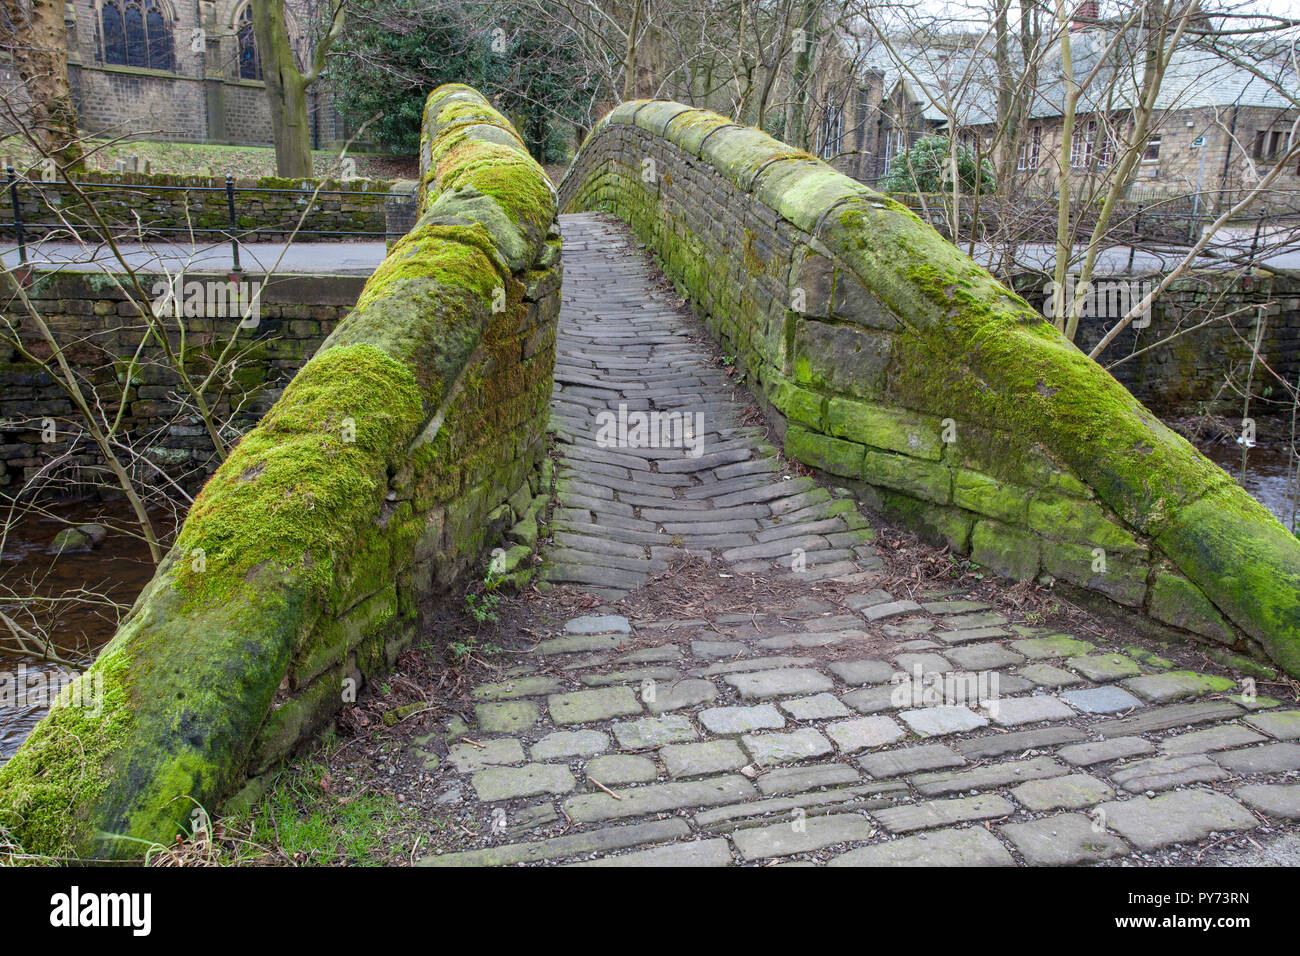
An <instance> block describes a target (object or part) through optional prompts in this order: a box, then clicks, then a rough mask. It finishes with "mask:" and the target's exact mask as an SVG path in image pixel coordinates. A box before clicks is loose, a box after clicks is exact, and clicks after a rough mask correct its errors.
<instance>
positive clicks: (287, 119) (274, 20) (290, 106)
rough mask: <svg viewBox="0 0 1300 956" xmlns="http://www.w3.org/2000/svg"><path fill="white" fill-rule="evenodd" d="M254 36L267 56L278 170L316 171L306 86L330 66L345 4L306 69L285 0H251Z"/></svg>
mask: <svg viewBox="0 0 1300 956" xmlns="http://www.w3.org/2000/svg"><path fill="white" fill-rule="evenodd" d="M252 7H253V35H254V37H256V39H257V53H258V56H259V57H261V60H262V80H263V81H264V82H265V83H266V99H267V103H268V104H269V105H270V108H271V135H272V137H273V138H274V140H275V170H276V173H277V174H278V175H280V176H284V177H286V178H289V179H305V178H310V177H311V176H313V175H314V174H315V170H314V169H313V167H312V159H311V121H310V119H309V118H308V116H307V90H308V88H309V87H310V86H311V85H312V83H314V82H316V78H317V77H319V76H320V73H321V70H322V69H324V67H325V57H326V54H327V53H328V52H329V48H330V45H331V44H332V43H333V42H334V40H335V39H336V38H337V37H338V35H339V33H340V32H341V31H342V29H343V10H344V7H343V3H342V2H339V3H338V4H337V5H336V6H335V7H334V8H333V11H332V13H331V15H330V24H329V29H328V32H327V33H326V34H325V36H324V37H323V38H322V39H321V40H320V41H319V43H318V44H317V47H316V49H315V50H314V51H313V54H312V64H311V67H310V69H308V71H307V72H306V73H304V72H303V71H302V70H300V69H299V68H298V61H297V60H296V59H295V58H294V55H293V45H292V44H291V43H290V40H289V28H288V26H287V24H286V22H285V19H284V0H252Z"/></svg>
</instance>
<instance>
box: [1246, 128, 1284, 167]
mask: <svg viewBox="0 0 1300 956" xmlns="http://www.w3.org/2000/svg"><path fill="white" fill-rule="evenodd" d="M1285 147H1286V131H1285V130H1280V129H1275V130H1266V129H1261V130H1256V132H1255V142H1254V143H1253V144H1252V145H1251V148H1250V157H1251V159H1259V160H1263V161H1264V162H1266V163H1267V162H1270V161H1271V160H1274V159H1276V158H1277V156H1278V154H1279V153H1281V152H1282V151H1283V149H1284V148H1285Z"/></svg>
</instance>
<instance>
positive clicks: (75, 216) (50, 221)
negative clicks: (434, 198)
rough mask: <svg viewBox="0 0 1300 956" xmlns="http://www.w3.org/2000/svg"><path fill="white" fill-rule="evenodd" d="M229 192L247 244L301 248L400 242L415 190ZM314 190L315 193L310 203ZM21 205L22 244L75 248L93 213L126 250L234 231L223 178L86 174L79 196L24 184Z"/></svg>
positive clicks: (352, 183) (7, 221) (3, 226)
mask: <svg viewBox="0 0 1300 956" xmlns="http://www.w3.org/2000/svg"><path fill="white" fill-rule="evenodd" d="M234 186H235V224H236V228H237V230H238V232H239V234H240V236H241V238H243V239H244V240H245V241H247V242H274V241H277V240H285V239H288V238H289V236H290V235H292V234H293V232H294V230H295V228H297V229H298V238H299V240H302V239H310V240H311V241H314V242H321V241H324V242H328V241H330V240H331V239H339V240H352V241H355V240H356V239H357V238H359V237H357V236H334V237H331V236H328V235H319V234H317V233H330V232H336V233H337V232H343V233H369V234H372V235H374V236H375V238H382V237H383V235H384V233H386V232H388V233H395V234H398V235H400V234H401V233H403V232H405V230H406V227H407V226H408V225H409V220H410V209H411V207H412V205H413V197H412V195H411V186H412V184H411V183H409V182H401V181H388V180H365V179H353V180H344V181H340V180H317V179H282V178H280V177H276V176H263V177H259V178H241V179H236V180H235V182H234ZM0 187H2V188H3V203H2V204H0V238H3V239H10V240H12V239H14V238H15V230H14V218H13V204H12V197H11V195H10V188H9V186H8V184H7V183H6V182H5V180H4V176H3V172H2V171H0ZM160 187H172V188H160ZM317 187H319V189H320V192H319V193H317V194H316V197H315V199H314V200H313V199H312V195H313V193H314V192H315V191H316V189H317ZM83 196H84V198H83ZM18 200H19V202H18V205H19V207H20V208H21V210H22V218H23V237H24V239H25V240H26V241H27V242H34V241H35V240H37V239H43V238H46V237H47V236H48V237H49V238H50V239H51V241H65V242H67V241H72V240H73V238H74V237H73V235H72V232H71V230H72V229H74V228H82V229H83V231H84V229H86V228H89V229H92V230H95V231H96V232H97V231H98V220H97V219H96V216H95V213H96V212H97V213H98V215H99V216H101V217H103V219H104V221H105V222H106V223H107V224H108V226H109V228H110V229H111V230H112V231H113V234H114V235H115V236H116V237H117V239H118V240H119V241H126V242H129V241H131V240H132V239H138V238H139V236H140V235H141V234H143V235H144V236H145V237H146V238H147V239H150V240H156V241H172V242H184V241H187V236H188V234H189V232H190V231H191V230H193V232H194V234H195V235H196V237H197V238H199V239H203V240H204V241H216V240H219V239H220V238H221V235H219V233H227V232H229V230H230V210H229V205H228V200H227V196H226V179H225V177H224V176H172V175H166V174H149V173H102V172H92V173H87V174H86V176H85V177H84V183H83V184H82V185H81V186H80V189H79V190H76V189H73V188H72V187H71V186H69V185H67V184H66V183H62V182H53V181H51V182H42V181H39V180H32V181H23V182H20V183H19V185H18ZM304 212H305V213H306V215H305V216H304ZM299 221H301V223H302V225H301V226H299Z"/></svg>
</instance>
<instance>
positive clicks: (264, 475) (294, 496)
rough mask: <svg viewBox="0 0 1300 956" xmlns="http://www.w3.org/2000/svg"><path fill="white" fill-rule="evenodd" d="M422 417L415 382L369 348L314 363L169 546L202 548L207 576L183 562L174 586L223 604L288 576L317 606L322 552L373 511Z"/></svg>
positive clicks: (327, 553)
mask: <svg viewBox="0 0 1300 956" xmlns="http://www.w3.org/2000/svg"><path fill="white" fill-rule="evenodd" d="M422 418H423V411H422V408H421V401H420V394H419V391H418V390H417V388H416V386H415V380H414V376H413V375H412V374H411V372H410V371H409V370H408V369H407V368H405V367H404V366H403V365H401V364H400V363H398V362H397V361H395V360H394V359H392V358H390V357H389V356H388V355H386V354H384V353H383V352H381V351H380V350H378V349H376V348H374V347H373V346H368V345H353V346H346V347H339V348H332V349H327V350H325V351H324V352H322V353H321V354H320V355H318V356H317V357H316V358H314V359H313V360H312V361H311V362H308V363H307V365H306V366H304V367H303V369H302V371H301V372H299V373H298V375H297V376H295V377H294V380H293V381H292V382H291V383H290V384H289V387H288V388H287V389H286V390H285V393H284V395H283V396H282V397H281V399H280V401H279V402H277V403H276V405H275V406H274V407H273V408H272V409H271V411H270V412H268V413H267V415H266V417H265V418H263V420H262V422H261V424H260V425H259V426H258V427H257V428H256V429H254V430H253V431H252V432H250V433H249V434H248V435H247V436H245V438H244V440H243V441H242V442H240V443H239V445H238V446H236V448H235V450H234V451H233V452H232V453H231V455H230V457H229V458H228V459H227V460H226V461H225V463H223V464H222V466H221V468H219V469H218V470H217V472H216V474H214V475H213V476H212V479H211V480H210V481H209V482H208V484H207V485H206V486H205V487H204V489H203V491H202V493H201V494H200V495H199V497H198V498H197V499H196V500H195V502H194V506H193V507H192V508H191V509H190V514H189V517H188V518H187V519H186V521H185V524H184V526H183V527H182V528H181V532H180V535H179V537H178V539H177V545H176V546H177V549H178V550H179V551H180V553H181V554H191V553H194V552H195V551H196V550H198V549H201V550H202V552H203V554H204V555H205V556H206V557H205V566H204V568H203V570H201V571H200V570H195V569H194V568H193V567H192V564H191V563H189V562H186V563H184V564H183V565H182V566H181V569H180V571H179V572H178V574H177V587H178V588H181V589H183V590H184V591H186V592H188V593H189V594H190V595H191V598H192V600H193V601H194V602H197V603H207V602H211V601H224V600H227V599H228V598H229V596H230V593H231V591H232V590H233V589H235V588H237V587H240V586H241V585H242V584H243V583H244V582H245V581H246V579H247V577H248V575H249V573H250V572H251V571H252V570H253V569H254V568H262V567H264V566H270V567H274V568H276V569H283V570H288V569H296V570H297V571H298V572H299V573H300V574H301V575H303V576H304V578H305V583H307V584H308V587H309V588H310V589H311V590H312V591H313V592H314V593H316V594H317V595H319V596H322V597H323V596H324V595H325V594H326V593H327V591H328V589H329V586H330V583H331V582H332V581H333V578H334V574H335V571H336V566H335V559H336V556H335V555H334V554H332V553H331V552H332V550H333V549H332V547H331V545H330V542H340V543H342V542H343V541H346V540H348V539H349V537H350V534H349V533H348V532H350V531H351V530H352V528H353V527H354V526H355V524H356V522H357V519H358V516H360V515H364V514H367V513H375V512H377V511H378V508H379V502H380V500H381V499H382V497H383V494H384V492H385V491H386V488H387V482H386V478H387V465H388V462H389V460H390V459H391V458H392V457H393V456H394V455H395V453H396V452H398V451H400V449H401V447H402V445H403V443H404V441H405V440H407V436H409V435H411V434H413V433H414V431H415V429H416V427H417V426H418V424H419V422H420V421H421V420H422ZM349 422H350V423H351V424H349ZM353 432H355V438H352V433H353Z"/></svg>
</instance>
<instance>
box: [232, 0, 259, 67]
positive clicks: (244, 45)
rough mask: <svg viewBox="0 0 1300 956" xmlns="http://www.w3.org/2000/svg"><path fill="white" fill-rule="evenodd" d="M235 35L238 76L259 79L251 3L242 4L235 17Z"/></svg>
mask: <svg viewBox="0 0 1300 956" xmlns="http://www.w3.org/2000/svg"><path fill="white" fill-rule="evenodd" d="M235 22H236V23H237V25H238V26H237V28H236V31H235V35H236V37H237V39H238V40H239V78H240V79H241V80H260V79H261V78H262V58H261V57H259V56H258V55H257V37H256V36H255V35H254V33H253V5H252V4H251V3H246V4H244V8H243V9H242V10H240V11H239V16H238V17H237V18H236V21H235Z"/></svg>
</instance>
